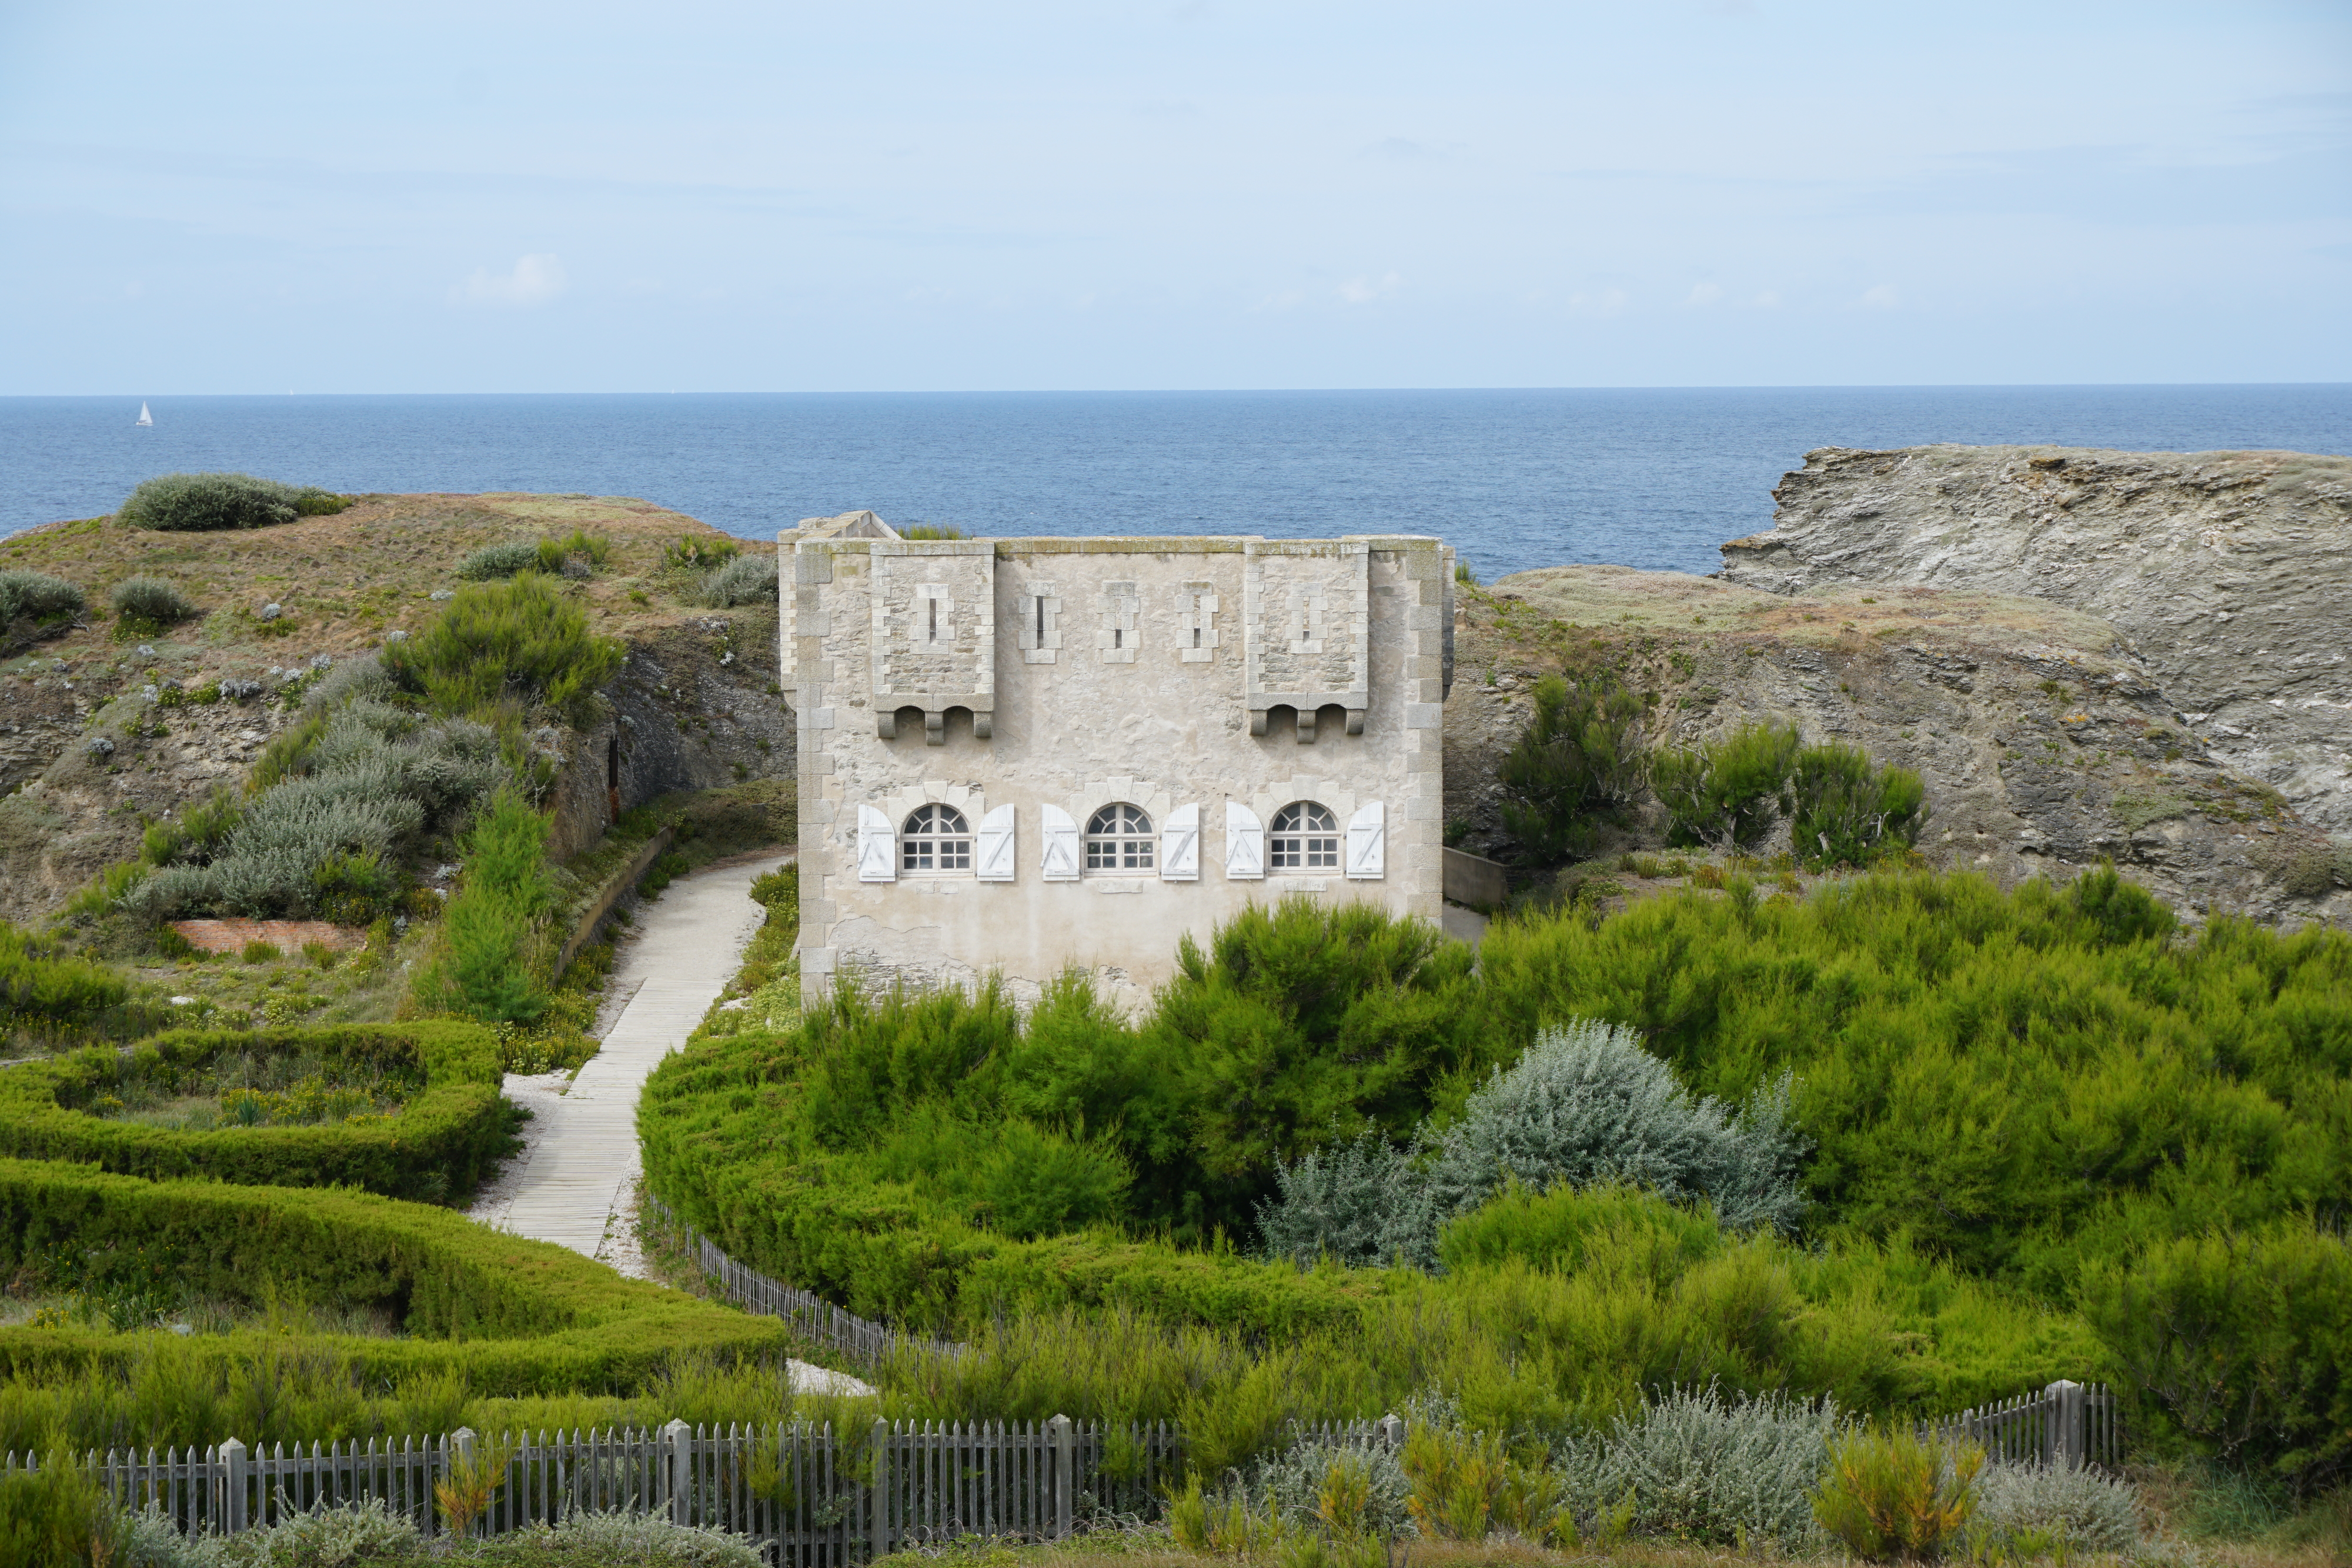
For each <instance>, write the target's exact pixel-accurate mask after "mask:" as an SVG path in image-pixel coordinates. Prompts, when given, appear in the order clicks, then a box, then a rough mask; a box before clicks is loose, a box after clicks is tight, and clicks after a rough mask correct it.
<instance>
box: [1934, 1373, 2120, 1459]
mask: <svg viewBox="0 0 2352 1568" xmlns="http://www.w3.org/2000/svg"><path fill="white" fill-rule="evenodd" d="M1921 1430H1922V1431H1923V1432H1924V1433H1925V1434H1926V1435H1927V1436H1928V1437H1943V1438H1962V1437H1965V1438H1969V1439H1971V1440H1972V1441H1974V1442H1976V1443H1978V1444H1979V1445H1981V1446H1982V1447H1983V1448H1984V1451H1985V1458H1989V1459H1990V1460H1992V1461H1993V1462H1995V1463H1996V1464H2005V1465H2038V1466H2042V1467H2045V1468H2046V1467H2053V1466H2054V1467H2059V1468H2063V1469H2070V1470H2072V1469H2082V1468H2083V1467H2084V1466H2086V1465H2088V1466H2091V1467H2094V1468H2095V1469H2103V1470H2107V1471H2110V1472H2112V1471H2114V1470H2115V1469H2116V1466H2117V1465H2118V1463H2119V1462H2120V1461H2121V1459H2122V1457H2123V1434H2122V1432H2121V1430H2120V1427H2119V1425H2118V1422H2117V1419H2116V1396H2115V1390H2113V1389H2111V1388H2109V1387H2108V1386H2107V1385H2105V1384H2103V1383H2094V1384H2090V1385H2084V1384H2080V1383H2065V1382H2060V1383H2053V1384H2051V1385H2049V1386H2048V1387H2046V1388H2043V1389H2042V1390H2041V1391H2040V1392H2039V1393H2027V1394H2021V1395H2019V1396H2016V1397H2015V1398H2013V1399H2003V1400H2000V1401H1998V1402H1996V1403H1994V1404H1991V1405H1984V1406H1978V1407H1976V1408H1974V1409H1970V1410H1963V1411H1961V1412H1960V1413H1959V1414H1958V1415H1957V1416H1942V1417H1940V1418H1939V1419H1937V1420H1934V1421H1929V1422H1927V1423H1924V1424H1923V1426H1922V1427H1921Z"/></svg>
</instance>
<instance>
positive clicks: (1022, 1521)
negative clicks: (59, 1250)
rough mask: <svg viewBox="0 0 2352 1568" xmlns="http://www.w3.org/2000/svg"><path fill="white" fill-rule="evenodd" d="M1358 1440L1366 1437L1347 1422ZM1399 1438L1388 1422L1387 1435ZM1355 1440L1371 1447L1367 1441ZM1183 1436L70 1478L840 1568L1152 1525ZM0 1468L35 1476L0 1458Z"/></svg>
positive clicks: (244, 1506)
mask: <svg viewBox="0 0 2352 1568" xmlns="http://www.w3.org/2000/svg"><path fill="white" fill-rule="evenodd" d="M1357 1426H1358V1427H1360V1428H1362V1429H1363V1430H1364V1431H1365V1432H1367V1433H1371V1432H1374V1431H1375V1430H1376V1424H1375V1423H1370V1422H1362V1423H1358V1424H1357ZM1398 1429H1399V1431H1400V1433H1401V1432H1402V1424H1401V1423H1400V1424H1398ZM1370 1440H1379V1439H1378V1437H1372V1438H1370ZM1182 1460H1183V1438H1182V1436H1181V1433H1179V1432H1178V1431H1177V1430H1176V1429H1175V1428H1173V1427H1170V1426H1169V1425H1168V1424H1167V1423H1165V1422H1160V1423H1155V1424H1151V1425H1148V1426H1147V1425H1129V1426H1109V1425H1105V1424H1102V1423H1098V1422H1076V1421H1072V1420H1070V1419H1069V1418H1068V1417H1067V1416H1055V1417H1054V1418H1053V1419H1052V1420H1050V1421H1044V1422H1008V1421H984V1422H945V1423H943V1422H922V1423H914V1422H895V1423H894V1422H888V1421H877V1422H876V1423H874V1425H873V1426H872V1427H870V1428H866V1429H862V1430H858V1431H856V1432H851V1433H838V1432H835V1430H834V1429H833V1428H832V1427H830V1426H829V1425H828V1426H824V1427H806V1426H785V1427H765V1428H754V1427H737V1426H730V1427H723V1428H720V1427H689V1426H688V1425H687V1424H686V1423H685V1422H683V1421H673V1422H671V1423H670V1424H669V1425H668V1426H667V1427H660V1428H658V1429H656V1430H647V1429H642V1428H608V1429H604V1430H581V1431H572V1432H555V1433H547V1432H541V1433H538V1434H536V1435H532V1434H521V1435H516V1434H508V1435H505V1436H502V1437H498V1438H496V1439H491V1438H488V1437H478V1436H477V1435H476V1434H475V1433H474V1432H472V1431H471V1430H468V1429H461V1430H459V1431H457V1432H454V1433H451V1434H449V1435H448V1436H446V1437H426V1438H410V1439H405V1440H402V1441H398V1442H393V1443H384V1442H367V1443H361V1442H356V1441H354V1442H345V1443H314V1444H310V1445H307V1446H306V1445H302V1444H296V1445H294V1446H293V1448H291V1450H290V1451H289V1449H288V1448H287V1447H286V1446H285V1445H282V1444H280V1445H278V1446H276V1447H274V1448H270V1449H268V1451H266V1452H252V1451H248V1450H247V1448H246V1446H245V1445H244V1444H243V1443H240V1442H236V1441H234V1440H232V1441H229V1442H226V1443H223V1444H220V1445H219V1446H217V1447H215V1448H205V1449H201V1450H198V1449H194V1448H191V1449H186V1450H174V1449H166V1450H163V1452H161V1453H158V1452H156V1451H155V1450H152V1449H150V1450H148V1451H147V1452H145V1453H143V1454H142V1453H136V1452H133V1453H123V1452H121V1451H119V1450H117V1451H110V1452H108V1453H105V1454H103V1455H101V1454H98V1453H95V1452H93V1453H90V1454H89V1455H86V1456H85V1457H84V1459H83V1462H84V1463H85V1464H86V1465H87V1466H88V1467H89V1469H91V1471H92V1472H93V1473H94V1474H96V1475H97V1476H98V1477H99V1479H100V1480H101V1481H102V1482H103V1484H104V1485H105V1486H106V1488H107V1490H109V1491H110V1493H111V1494H112V1495H113V1496H114V1497H115V1498H116V1499H117V1500H119V1501H121V1503H122V1504H123V1505H124V1506H125V1507H127V1508H130V1509H131V1510H134V1511H145V1510H149V1509H152V1510H154V1511H158V1512H160V1513H162V1514H163V1516H164V1517H165V1518H166V1519H168V1520H170V1521H171V1522H172V1523H173V1525H174V1526H175V1527H176V1528H177V1529H179V1530H180V1531H183V1532H184V1533H189V1534H195V1533H234V1532H236V1531H244V1530H251V1529H256V1528H258V1527H261V1526H264V1525H268V1524H272V1523H275V1522H277V1521H279V1520H282V1519H285V1518H287V1517H289V1516H290V1515H293V1514H298V1513H302V1512H307V1511H310V1510H312V1509H317V1508H321V1507H332V1506H334V1505H337V1504H346V1503H354V1502H362V1501H365V1500H371V1499H381V1500H383V1503H384V1505H385V1506H386V1507H387V1508H388V1509H390V1510H391V1511H393V1512H394V1513H397V1514H401V1515H403V1516H404V1517H406V1518H408V1519H410V1520H411V1521H414V1522H415V1524H416V1526H417V1528H418V1529H419V1530H421V1531H425V1533H427V1534H437V1533H441V1532H443V1531H445V1530H446V1527H447V1519H446V1500H442V1499H441V1498H439V1497H438V1496H437V1495H436V1489H437V1488H439V1487H441V1486H443V1485H444V1484H445V1483H447V1482H450V1481H451V1480H452V1479H453V1477H455V1478H457V1479H464V1478H465V1477H466V1476H467V1475H468V1474H469V1473H470V1474H473V1475H478V1476H480V1477H482V1478H483V1479H484V1482H485V1490H487V1492H488V1499H487V1501H488V1506H487V1507H486V1508H485V1509H484V1511H482V1513H481V1515H480V1517H479V1519H478V1521H476V1523H475V1524H474V1526H473V1531H474V1532H475V1533H477V1534H485V1535H502V1534H506V1533H508V1532H509V1531H516V1530H520V1529H524V1528H527V1527H529V1526H530V1525H533V1524H552V1523H554V1522H556V1521H558V1520H560V1519H562V1517H563V1516H564V1515H565V1514H567V1513H572V1512H575V1511H603V1510H614V1509H619V1510H627V1511H634V1512H640V1513H650V1514H654V1515H656V1516H660V1517H664V1518H667V1519H668V1520H670V1521H672V1522H674V1523H677V1524H684V1525H712V1526H716V1527H718V1528H719V1529H722V1530H729V1531H736V1532H737V1533H739V1534H742V1535H746V1536H749V1537H751V1540H752V1541H753V1542H756V1543H757V1544H758V1545H759V1547H760V1549H761V1552H763V1553H764V1554H765V1555H766V1557H767V1559H768V1561H769V1562H771V1563H777V1564H780V1565H781V1564H793V1565H794V1568H846V1565H849V1564H855V1563H865V1562H868V1561H870V1560H871V1559H873V1558H875V1557H877V1556H881V1555H884V1554H886V1553H887V1552H893V1551H896V1550H898V1549H900V1548H901V1547H905V1546H910V1545H923V1544H929V1543H932V1542H946V1541H953V1540H958V1539H961V1538H965V1537H971V1536H984V1537H989V1538H993V1539H1009V1540H1022V1541H1046V1540H1056V1539H1059V1538H1061V1537H1063V1536H1066V1535H1068V1534H1070V1533H1071V1532H1072V1531H1074V1530H1076V1529H1079V1528H1083V1527H1084V1526H1086V1525H1087V1524H1090V1523H1092V1522H1093V1521H1096V1520H1097V1519H1099V1518H1101V1517H1103V1516H1105V1515H1115V1516H1122V1517H1129V1518H1138V1519H1150V1518H1156V1517H1157V1516H1158V1514H1159V1512H1160V1508H1161V1506H1162V1501H1163V1498H1164V1495H1165V1489H1166V1488H1167V1486H1168V1484H1169V1483H1170V1482H1171V1481H1172V1480H1174V1479H1177V1477H1178V1476H1179V1474H1181V1468H1182ZM0 1464H4V1465H5V1471H7V1472H9V1473H14V1472H16V1471H19V1470H26V1469H37V1468H38V1461H37V1458H36V1457H35V1456H32V1455H15V1454H11V1455H9V1456H7V1457H6V1458H5V1461H0Z"/></svg>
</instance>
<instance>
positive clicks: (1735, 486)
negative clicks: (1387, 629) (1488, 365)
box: [0, 384, 2352, 579]
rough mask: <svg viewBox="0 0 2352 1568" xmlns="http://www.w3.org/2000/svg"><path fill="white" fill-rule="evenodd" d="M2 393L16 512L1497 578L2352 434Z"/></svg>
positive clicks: (4, 482)
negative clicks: (1898, 503)
mask: <svg viewBox="0 0 2352 1568" xmlns="http://www.w3.org/2000/svg"><path fill="white" fill-rule="evenodd" d="M147 401H148V402H149V403H150V404H151V405H152V409H153V413H154V417H155V423H154V426H153V428H152V429H139V428H135V427H134V425H133V423H132V422H133V421H134V420H135V419H136V417H137V415H138V411H139V403H140V400H139V399H138V398H135V397H131V398H117V397H104V398H0V534H5V533H12V532H14V531H16V529H18V528H26V527H30V526H32V525H34V524H37V523H45V522H51V521H55V520H56V519H58V518H61V517H90V516H94V515H97V514H99V513H102V512H108V511H111V510H112V509H113V508H114V507H116V506H117V505H118V504H120V503H121V499H122V497H124V496H125V495H126V494H127V493H129V491H130V489H131V486H134V485H136V484H137V483H138V482H139V481H140V480H142V479H144V478H147V477H149V476H152V475H156V474H163V473H170V472H172V471H173V470H182V469H218V468H226V469H240V470H244V471H246V472H249V473H256V474H264V475H268V476H271V477H274V478H280V479H285V480H289V481H292V482H295V483H299V484H314V485H322V486H327V487H328V488H331V489H337V490H443V491H478V490H544V491H559V492H563V491H577V492H583V493H586V494H589V495H600V496H603V495H610V496H634V497H643V498H644V499H646V500H649V501H654V502H657V503H659V504H660V505H662V506H666V507H675V508H677V510H679V511H682V512H686V513H688V514H690V515H691V516H694V517H699V518H701V519H702V520H703V521H705V522H708V523H710V524H713V525H715V526H716V527H719V528H724V529H726V530H728V531H729V532H730V533H734V534H737V535H740V536H743V537H747V538H772V537H773V536H774V534H775V533H776V531H777V530H778V529H780V528H790V527H792V526H793V523H794V522H796V521H798V520H799V519H800V518H802V517H819V516H828V515H831V514H833V513H836V512H842V511H846V510H848V509H850V508H852V507H872V508H874V509H875V510H876V511H877V512H879V513H881V514H882V516H883V517H886V518H887V519H888V520H890V521H891V522H894V523H913V522H929V523H950V524H954V525H956V526H958V527H960V528H964V529H965V530H967V531H969V532H971V533H975V534H982V535H998V536H1003V535H1023V534H1192V533H1248V534H1265V535H1268V536H1271V537H1276V538H1313V537H1328V536H1332V535H1337V534H1342V533H1430V534H1438V535H1442V536H1443V537H1444V538H1447V539H1448V540H1450V541H1452V542H1453V543H1454V545H1455V546H1456V547H1457V548H1459V549H1461V550H1462V551H1463V553H1464V555H1465V557H1466V558H1467V559H1469V560H1470V561H1471V563H1472V564H1473V565H1474V566H1475V568H1476V569H1477V570H1478V571H1479V573H1480V575H1481V576H1483V577H1486V578H1488V579H1492V578H1493V577H1496V576H1499V575H1501V574H1503V573H1505V572H1510V571H1517V570H1524V569H1526V568H1528V567H1535V566H1550V565H1557V564H1559V563H1562V562H1570V561H1587V562H1591V561H1599V562H1611V563H1615V564H1618V565H1623V566H1633V567H1645V568H1666V569H1672V570H1682V571H1711V570H1715V568H1716V567H1717V564H1718V563H1719V558H1718V557H1717V546H1719V545H1720V544H1722V543H1723V541H1724V540H1726V539H1729V538H1738V537H1739V536H1740V535H1743V534H1749V533H1754V532H1756V531H1757V530H1758V529H1759V528H1769V526H1770V525H1771V520H1772V498H1771V494H1770V492H1771V489H1772V486H1774V485H1775V484H1776V483H1778V482H1779V479H1780V476H1781V475H1782V474H1783V473H1785V472H1787V471H1788V470H1790V469H1792V468H1795V467H1798V466H1800V465H1801V464H1802V463H1803V461H1804V455H1805V453H1806V452H1807V451H1808V450H1809V449H1811V448H1813V447H1817V446H1876V447H1885V446H1907V445H1914V444H1919V443H1923V442H1934V441H1958V442H1969V443H1979V442H2017V443H2044V442H2047V443H2056V444H2064V445H2070V446H2108V447H2120V448H2126V449H2136V450H2142V451H2190V452H2195V451H2212V450H2218V449H2228V448H2239V449H2243V448H2262V447H2273V448H2285V449H2292V450H2298V451H2305V452H2324V453H2336V454H2341V453H2345V452H2347V451H2352V385H2346V384H2326V385H2300V386H2133V387H1879V388H1866V387H1858V388H1748V389H1730V390H1720V389H1718V390H1706V389H1686V390H1625V389H1615V390H1611V389H1594V390H1573V389H1568V390H1558V391H1532V392H1475V391H1468V392H994V393H991V392H971V393H911V392H910V393H898V394H866V393H859V394H846V393H844V394H774V395H745V394H717V393H714V394H708V395H677V394H671V395H662V394H615V395H581V396H556V395H531V396H525V395H515V396H380V397H379V396H341V397H330V396H318V397H305V396H294V397H184V398H174V397H162V398H150V399H148V400H147Z"/></svg>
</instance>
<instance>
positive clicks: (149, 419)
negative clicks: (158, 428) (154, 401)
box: [139, 402, 155, 425]
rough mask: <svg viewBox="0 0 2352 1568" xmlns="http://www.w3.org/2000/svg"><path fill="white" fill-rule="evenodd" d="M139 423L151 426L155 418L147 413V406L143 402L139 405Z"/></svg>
mask: <svg viewBox="0 0 2352 1568" xmlns="http://www.w3.org/2000/svg"><path fill="white" fill-rule="evenodd" d="M139 423H141V424H151V425H152V424H153V423H155V416H154V415H153V414H152V413H148V412H147V405H146V404H145V403H143V402H142V403H141V404H140V405H139Z"/></svg>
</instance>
